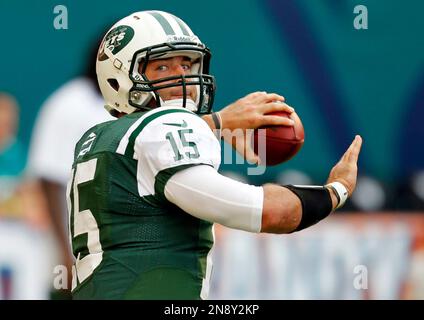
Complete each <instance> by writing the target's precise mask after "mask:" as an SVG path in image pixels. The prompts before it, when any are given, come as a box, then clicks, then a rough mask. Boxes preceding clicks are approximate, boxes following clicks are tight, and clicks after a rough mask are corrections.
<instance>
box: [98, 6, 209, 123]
mask: <svg viewBox="0 0 424 320" xmlns="http://www.w3.org/2000/svg"><path fill="white" fill-rule="evenodd" d="M181 55H182V56H187V57H189V58H190V59H191V61H192V67H191V72H190V74H189V75H185V76H174V77H167V78H162V79H159V80H154V81H150V80H149V79H148V78H147V77H146V75H145V74H144V71H145V68H146V65H147V63H148V62H149V60H154V59H157V58H167V57H172V56H181ZM210 58H211V54H210V50H209V49H208V48H207V47H206V46H205V45H204V44H203V43H202V42H201V41H200V40H199V38H198V37H197V36H196V35H195V34H194V33H193V32H192V31H191V29H190V27H189V26H188V25H187V24H186V23H185V22H183V21H182V20H181V19H180V18H178V17H176V16H174V15H172V14H170V13H166V12H163V11H141V12H135V13H132V14H130V15H129V16H127V17H125V18H123V19H121V20H120V21H118V22H117V23H116V24H115V25H113V26H112V28H111V29H110V30H109V31H108V32H107V34H106V35H105V37H104V38H103V41H102V43H101V45H100V48H99V52H98V55H97V62H96V72H97V79H98V82H99V86H100V90H101V92H102V94H103V97H104V99H105V102H106V106H105V108H106V109H107V110H108V111H109V112H110V113H111V114H112V115H113V116H116V115H117V113H119V112H123V113H132V112H134V111H136V110H140V109H141V110H150V109H151V108H156V107H160V106H161V105H163V101H162V99H161V98H160V96H159V94H158V93H157V90H159V89H163V88H168V87H176V86H182V87H183V92H185V90H186V86H189V85H191V86H196V90H197V98H196V101H195V103H194V104H193V103H186V102H187V101H186V97H184V98H183V99H182V106H183V107H187V108H189V109H194V110H192V111H194V112H196V113H199V114H205V113H210V112H211V109H212V104H213V99H214V95H215V79H214V77H213V76H211V75H209V74H208V73H209V62H210ZM141 62H142V65H141V69H142V70H140V72H139V68H140V63H141ZM169 80H172V82H171V83H168V84H161V83H163V82H165V81H169ZM184 96H185V95H184ZM152 99H154V100H155V103H152Z"/></svg>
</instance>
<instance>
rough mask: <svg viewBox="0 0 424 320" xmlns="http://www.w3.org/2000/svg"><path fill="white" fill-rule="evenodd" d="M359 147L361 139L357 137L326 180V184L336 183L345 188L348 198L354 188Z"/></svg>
mask: <svg viewBox="0 0 424 320" xmlns="http://www.w3.org/2000/svg"><path fill="white" fill-rule="evenodd" d="M361 146H362V138H361V137H360V136H358V135H357V136H355V139H354V140H353V142H352V144H351V145H350V146H349V148H348V149H347V150H346V152H345V153H344V155H343V156H342V158H341V159H340V160H339V162H337V164H336V165H335V166H334V167H333V168H332V169H331V171H330V175H329V176H328V180H327V183H331V182H336V181H337V182H340V183H342V184H343V185H344V186H345V187H346V189H347V191H348V193H349V196H351V195H352V193H353V191H354V190H355V187H356V178H357V175H358V165H357V163H358V156H359V152H360V151H361Z"/></svg>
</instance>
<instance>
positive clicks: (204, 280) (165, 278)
mask: <svg viewBox="0 0 424 320" xmlns="http://www.w3.org/2000/svg"><path fill="white" fill-rule="evenodd" d="M220 155H221V153H220V144H219V142H218V140H217V139H216V137H215V136H214V135H213V133H212V131H211V130H210V128H209V127H208V125H207V124H206V122H204V121H203V120H202V119H201V118H200V117H199V116H197V115H196V114H194V113H192V112H190V111H188V110H186V109H182V108H172V107H163V108H158V109H154V110H152V111H149V112H145V113H133V114H130V115H126V116H124V117H122V118H119V119H117V120H114V121H109V122H106V123H102V124H99V125H97V126H95V127H93V128H91V129H90V130H88V131H87V132H86V133H85V134H84V135H83V137H82V138H81V139H80V141H79V142H78V143H77V145H76V148H75V156H74V163H73V167H72V178H71V179H70V181H69V183H68V188H67V198H68V210H69V236H70V241H71V245H72V251H73V254H74V256H75V259H76V262H75V265H74V267H73V272H72V273H73V279H72V280H73V281H72V282H73V284H72V289H73V290H72V293H73V298H74V299H205V298H206V297H207V293H208V290H209V277H210V275H211V268H212V265H211V259H210V252H211V249H212V246H213V241H214V240H213V230H212V223H210V222H207V221H203V220H200V219H197V218H195V217H193V216H191V215H189V214H188V213H186V212H184V211H183V210H181V209H180V208H178V207H177V206H175V205H174V204H172V203H171V202H169V201H168V200H167V199H166V197H165V195H164V187H165V184H166V182H167V181H168V180H169V179H170V177H171V176H172V175H173V174H175V173H176V172H178V171H180V170H183V169H186V168H188V167H191V166H196V165H209V166H212V167H214V168H215V169H216V170H218V167H219V165H220V161H221V160H220ZM205 205H208V204H205Z"/></svg>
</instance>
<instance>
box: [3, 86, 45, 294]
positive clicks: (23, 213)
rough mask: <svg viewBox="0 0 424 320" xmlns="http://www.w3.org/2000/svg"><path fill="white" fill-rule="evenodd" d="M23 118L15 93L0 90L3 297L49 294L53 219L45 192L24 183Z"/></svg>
mask: <svg viewBox="0 0 424 320" xmlns="http://www.w3.org/2000/svg"><path fill="white" fill-rule="evenodd" d="M18 118H19V117H18V105H17V101H16V100H15V98H14V97H12V96H11V95H9V94H6V93H1V92H0V299H47V298H49V294H48V292H49V285H50V281H49V271H48V269H50V265H49V264H50V262H51V260H50V259H49V256H50V255H49V248H50V244H51V241H49V234H48V232H46V231H47V230H48V228H49V225H50V221H49V219H48V216H46V215H45V203H44V202H43V197H42V195H41V194H40V193H39V192H38V190H37V189H36V188H33V187H32V186H30V185H28V186H24V185H23V183H22V182H23V173H24V168H25V163H26V150H25V148H24V146H23V145H22V144H21V142H20V141H19V140H18V138H17V136H16V133H17V130H18Z"/></svg>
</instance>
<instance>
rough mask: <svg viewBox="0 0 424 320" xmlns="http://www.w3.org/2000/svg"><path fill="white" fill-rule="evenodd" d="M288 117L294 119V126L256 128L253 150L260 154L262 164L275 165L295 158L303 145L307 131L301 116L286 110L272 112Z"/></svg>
mask: <svg viewBox="0 0 424 320" xmlns="http://www.w3.org/2000/svg"><path fill="white" fill-rule="evenodd" d="M270 114H271V115H278V116H281V117H287V118H290V119H292V120H293V121H294V125H293V126H264V127H260V128H258V129H255V131H254V133H253V138H252V143H253V150H254V151H255V153H256V154H257V155H258V156H259V159H260V161H261V164H262V165H267V166H274V165H277V164H280V163H283V162H285V161H288V160H290V159H291V158H293V157H294V156H295V155H296V154H297V153H298V152H299V150H300V149H301V147H302V146H303V142H304V140H305V131H304V129H303V125H302V122H301V121H300V118H299V116H298V115H297V114H296V113H295V112H293V113H291V114H289V113H288V112H284V111H277V112H272V113H270Z"/></svg>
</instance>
